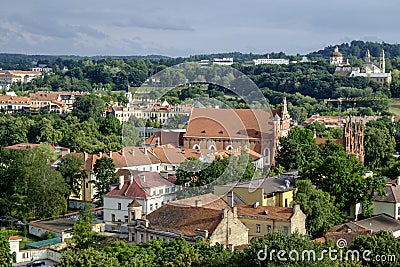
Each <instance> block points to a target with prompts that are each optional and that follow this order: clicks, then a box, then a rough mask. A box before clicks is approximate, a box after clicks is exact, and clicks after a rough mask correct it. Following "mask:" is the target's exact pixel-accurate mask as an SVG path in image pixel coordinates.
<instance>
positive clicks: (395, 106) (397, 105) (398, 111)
mask: <svg viewBox="0 0 400 267" xmlns="http://www.w3.org/2000/svg"><path fill="white" fill-rule="evenodd" d="M389 112H391V113H393V114H395V115H397V116H400V100H399V99H392V100H390V103H389Z"/></svg>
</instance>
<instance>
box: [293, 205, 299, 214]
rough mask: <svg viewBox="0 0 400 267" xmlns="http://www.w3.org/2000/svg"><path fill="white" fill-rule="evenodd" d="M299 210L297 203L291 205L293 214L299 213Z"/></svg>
mask: <svg viewBox="0 0 400 267" xmlns="http://www.w3.org/2000/svg"><path fill="white" fill-rule="evenodd" d="M300 211H301V210H300V205H298V204H295V205H293V214H296V213H299V212H300Z"/></svg>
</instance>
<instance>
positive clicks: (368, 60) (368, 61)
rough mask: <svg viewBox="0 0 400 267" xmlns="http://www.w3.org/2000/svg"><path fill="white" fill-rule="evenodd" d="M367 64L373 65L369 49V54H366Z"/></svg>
mask: <svg viewBox="0 0 400 267" xmlns="http://www.w3.org/2000/svg"><path fill="white" fill-rule="evenodd" d="M365 62H366V63H371V53H370V52H369V49H367V52H365Z"/></svg>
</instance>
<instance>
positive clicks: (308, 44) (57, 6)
mask: <svg viewBox="0 0 400 267" xmlns="http://www.w3.org/2000/svg"><path fill="white" fill-rule="evenodd" d="M399 13H400V5H398V1H397V0H396V1H395V0H380V1H365V0H336V1H324V0H274V1H271V0H197V1H194V0H146V1H142V0H107V1H105V0H70V1H59V0H35V1H25V0H14V1H7V4H3V5H2V11H1V16H0V53H22V54H50V55H81V56H94V55H152V54H153V55H154V54H158V55H165V56H172V57H177V56H189V55H194V54H205V53H219V52H234V51H238V52H243V53H248V52H252V53H260V54H266V53H271V52H281V51H282V52H285V53H286V54H291V55H293V54H306V53H309V52H312V51H317V50H319V49H323V48H324V47H326V46H329V45H335V44H341V43H344V42H351V41H352V40H364V41H377V42H387V43H400V34H399V31H400V30H399V20H400V17H399V15H398V14H399Z"/></svg>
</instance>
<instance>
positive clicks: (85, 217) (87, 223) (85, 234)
mask: <svg viewBox="0 0 400 267" xmlns="http://www.w3.org/2000/svg"><path fill="white" fill-rule="evenodd" d="M92 220H93V215H92V209H91V207H90V205H88V204H86V205H85V206H84V208H83V209H82V210H81V211H80V214H79V219H78V221H77V222H76V223H75V224H74V226H73V227H72V230H73V231H74V234H73V236H72V243H73V246H74V247H75V248H78V249H83V248H88V247H90V246H93V242H95V238H96V237H97V233H96V232H94V231H93V230H92Z"/></svg>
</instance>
